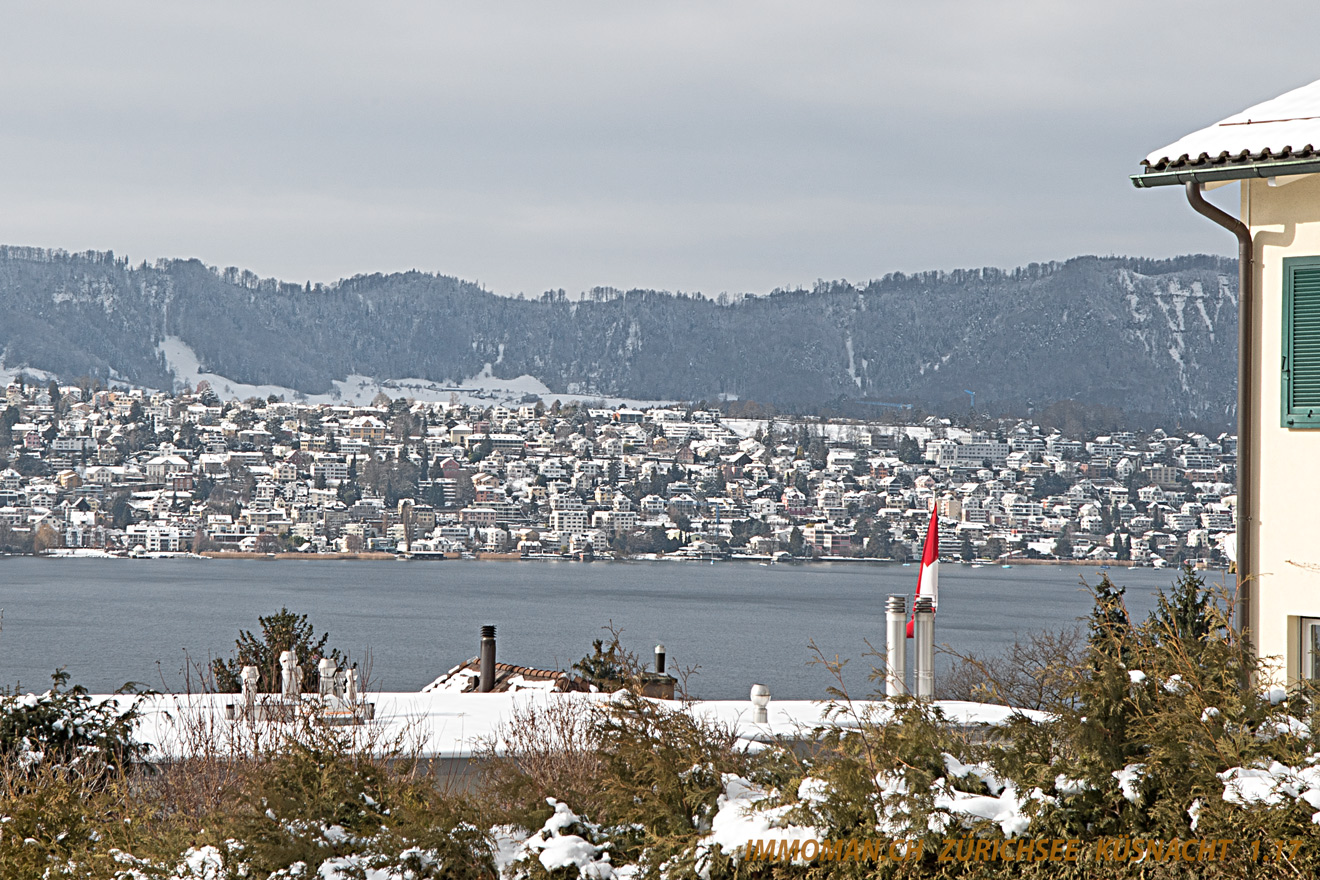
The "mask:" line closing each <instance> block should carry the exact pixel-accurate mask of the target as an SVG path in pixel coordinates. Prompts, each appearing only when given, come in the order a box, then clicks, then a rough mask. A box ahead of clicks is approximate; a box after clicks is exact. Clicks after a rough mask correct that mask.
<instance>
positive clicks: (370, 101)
mask: <svg viewBox="0 0 1320 880" xmlns="http://www.w3.org/2000/svg"><path fill="white" fill-rule="evenodd" d="M1084 5H1085V7H1086V11H1082V6H1083V4H1078V3H1058V2H1020V3H1007V2H990V0H959V2H952V0H950V2H938V0H935V2H931V0H925V2H922V3H910V2H904V3H897V2H877V0H865V2H835V3H830V2H820V0H816V2H810V3H806V2H803V3H778V2H767V0H758V2H747V3H738V2H728V3H711V2H696V3H682V2H664V3H657V2H647V3H628V2H608V3H606V2H592V3H581V2H560V0H554V2H551V0H536V2H528V3H515V2H501V3H466V4H457V3H454V4H440V3H421V2H418V3H401V4H391V3H385V2H371V3H354V4H341V3H327V2H321V0H318V2H315V3H301V4H300V3H275V4H272V3H266V2H261V3H251V4H243V3H207V4H197V3H178V2H167V3H166V2H162V3H128V2H116V3H113V4H110V3H88V4H82V5H79V4H76V3H75V4H67V3H61V4H46V3H43V4H23V5H17V4H15V5H9V6H7V8H6V12H5V20H6V21H5V27H4V29H3V31H2V32H0V77H2V81H3V83H4V88H3V89H2V90H0V206H3V207H2V209H0V242H5V243H10V244H29V245H40V246H45V247H62V248H66V249H69V250H83V249H88V248H95V249H98V250H105V249H112V250H114V251H116V252H118V253H124V254H127V255H128V256H129V257H130V258H132V259H133V260H134V261H138V260H141V259H155V258H157V257H185V256H196V257H199V258H201V259H202V260H204V261H206V262H207V263H211V264H214V265H219V266H229V265H236V266H240V267H244V268H249V269H252V270H253V271H256V272H258V273H259V274H261V275H274V276H278V277H281V278H285V279H289V280H294V281H303V280H307V279H311V280H314V281H315V280H321V281H326V280H332V279H334V278H337V277H340V276H343V275H351V274H356V273H360V272H372V271H391V270H402V269H410V268H417V269H423V270H426V271H438V272H443V273H445V274H452V275H458V276H460V277H464V278H468V279H474V280H479V281H480V282H481V283H482V284H484V285H485V286H486V287H488V288H489V289H492V290H494V291H496V292H499V293H508V294H516V293H518V292H523V293H526V294H528V295H535V294H539V293H540V292H541V291H544V290H546V289H551V288H564V289H566V290H568V291H570V292H571V293H576V292H578V291H581V290H584V289H588V288H591V287H593V286H598V285H600V286H613V287H620V288H629V287H650V288H662V289H670V290H687V291H695V290H700V291H704V292H706V293H709V294H716V293H719V292H721V291H728V292H731V293H733V292H748V293H764V292H767V291H769V290H771V289H773V288H775V287H779V286H791V285H798V284H811V283H812V282H814V281H815V280H816V279H820V278H825V279H834V278H847V279H849V280H865V279H868V278H872V277H875V276H878V275H882V274H884V273H886V272H890V271H894V270H900V271H914V270H922V269H934V268H938V269H952V268H956V267H970V266H983V265H995V266H1005V267H1007V266H1014V265H1020V264H1023V263H1026V262H1031V261H1043V260H1052V259H1065V258H1067V257H1070V256H1074V255H1076V254H1081V253H1099V254H1139V255H1153V256H1168V255H1173V254H1179V253H1187V252H1205V251H1213V252H1219V253H1225V254H1228V253H1230V252H1231V251H1232V246H1233V241H1232V239H1231V237H1230V236H1229V235H1228V234H1227V233H1225V232H1223V231H1222V230H1220V229H1219V228H1218V227H1215V226H1213V225H1212V224H1210V223H1209V222H1207V221H1205V220H1202V219H1200V218H1199V217H1196V216H1195V215H1193V214H1192V213H1191V211H1190V210H1189V209H1188V208H1187V207H1186V204H1185V202H1184V201H1183V198H1182V195H1181V194H1180V193H1179V192H1177V191H1176V190H1157V191H1137V190H1135V189H1134V188H1133V187H1132V186H1131V185H1130V183H1129V182H1128V180H1127V176H1128V175H1129V174H1131V173H1134V172H1136V171H1137V170H1138V164H1137V163H1138V161H1139V160H1140V158H1141V157H1142V156H1144V155H1145V154H1146V153H1147V152H1148V151H1150V150H1152V149H1155V148H1156V147H1160V146H1163V145H1164V144H1166V143H1169V142H1171V141H1173V140H1175V139H1176V138H1178V137H1179V136H1181V135H1183V134H1185V133H1186V132H1188V131H1190V130H1192V129H1194V128H1199V127H1201V126H1202V125H1205V124H1208V123H1211V122H1213V121H1215V120H1217V119H1219V118H1221V117H1223V116H1226V115H1228V114H1229V113H1232V112H1235V111H1237V110H1240V109H1242V108H1244V107H1246V106H1248V105H1249V104H1252V103H1255V102H1257V101H1260V100H1264V99H1266V98H1269V97H1273V96H1274V95H1276V94H1278V93H1280V92H1283V91H1285V90H1287V89H1290V88H1293V87H1295V86H1298V85H1301V84H1304V83H1306V82H1310V81H1311V80H1314V79H1317V78H1320V66H1317V65H1316V64H1315V63H1314V58H1315V57H1316V55H1315V50H1314V37H1315V34H1316V33H1318V32H1320V27H1318V26H1320V9H1316V11H1308V10H1307V8H1306V7H1301V8H1294V9H1291V10H1290V11H1289V13H1288V15H1287V16H1285V18H1286V19H1287V22H1286V23H1284V24H1276V23H1273V22H1267V23H1266V24H1265V26H1260V27H1251V26H1248V25H1249V23H1250V19H1251V18H1252V17H1253V16H1254V15H1256V14H1258V13H1259V10H1256V9H1254V8H1249V7H1244V6H1242V4H1240V3H1228V2H1219V0H1201V2H1194V3H1178V2H1175V3H1166V4H1150V3H1145V2H1143V3H1127V2H1114V0H1110V2H1104V3H1088V4H1084ZM1308 59H1310V60H1309V61H1308ZM1216 197H1217V198H1218V200H1219V201H1220V202H1221V203H1226V204H1227V203H1232V201H1233V200H1234V199H1235V198H1236V187H1231V188H1225V189H1224V190H1220V191H1218V193H1217V195H1216Z"/></svg>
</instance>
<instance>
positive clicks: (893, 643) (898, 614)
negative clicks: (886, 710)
mask: <svg viewBox="0 0 1320 880" xmlns="http://www.w3.org/2000/svg"><path fill="white" fill-rule="evenodd" d="M885 639H886V644H887V651H886V658H885V666H886V669H885V695H886V696H890V697H901V696H903V695H904V694H906V693H908V684H907V598H906V597H904V596H890V597H889V598H888V600H886V601H885Z"/></svg>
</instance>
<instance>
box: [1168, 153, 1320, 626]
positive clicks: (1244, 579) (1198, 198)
mask: <svg viewBox="0 0 1320 880" xmlns="http://www.w3.org/2000/svg"><path fill="white" fill-rule="evenodd" d="M1316 164H1317V165H1318V166H1320V163H1316ZM1184 188H1185V190H1186V192H1187V202H1188V203H1189V204H1190V205H1191V206H1192V210H1194V211H1196V213H1198V214H1200V215H1202V216H1203V217H1207V218H1209V219H1210V220H1212V221H1214V222H1215V223H1217V224H1219V225H1220V226H1222V227H1224V228H1225V229H1227V230H1228V231H1229V232H1231V233H1233V235H1235V236H1236V237H1237V240H1238V394H1237V432H1238V433H1237V619H1238V631H1239V632H1241V633H1243V634H1246V633H1247V631H1248V629H1249V628H1250V624H1251V590H1252V581H1253V580H1254V574H1255V568H1256V559H1255V554H1254V552H1253V551H1254V547H1253V542H1252V540H1251V531H1252V527H1253V526H1254V525H1255V521H1256V505H1255V499H1254V498H1253V497H1252V487H1253V486H1254V485H1255V482H1256V452H1255V447H1256V443H1255V426H1254V423H1253V421H1252V418H1251V405H1252V399H1251V391H1252V389H1253V388H1254V387H1255V385H1256V354H1255V348H1254V345H1255V326H1254V323H1255V322H1254V317H1253V316H1254V306H1255V301H1256V295H1255V290H1254V287H1255V284H1254V282H1255V277H1256V275H1255V270H1254V262H1255V252H1254V248H1253V247H1252V241H1251V230H1250V229H1248V228H1247V225H1246V224H1245V223H1243V222H1242V221H1241V220H1239V219H1238V218H1236V217H1234V216H1232V215H1231V214H1228V213H1226V212H1224V211H1221V210H1220V209H1219V208H1216V207H1215V206H1214V205H1212V204H1210V203H1209V202H1207V201H1206V200H1205V196H1204V194H1202V192H1201V183H1200V182H1198V181H1194V180H1189V181H1187V182H1186V183H1185V184H1184Z"/></svg>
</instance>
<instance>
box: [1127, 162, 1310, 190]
mask: <svg viewBox="0 0 1320 880" xmlns="http://www.w3.org/2000/svg"><path fill="white" fill-rule="evenodd" d="M1296 174H1320V158H1310V159H1285V160H1282V161H1276V162H1244V163H1241V164H1234V165H1190V166H1185V167H1182V168H1173V169H1170V170H1168V171H1147V172H1145V173H1143V174H1133V175H1132V177H1131V179H1132V185H1133V186H1135V187H1136V188H1137V189H1147V188H1149V187H1153V186H1175V185H1181V184H1184V183H1215V182H1222V181H1228V180H1249V179H1251V178H1253V177H1288V176H1291V175H1296Z"/></svg>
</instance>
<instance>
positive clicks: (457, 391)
mask: <svg viewBox="0 0 1320 880" xmlns="http://www.w3.org/2000/svg"><path fill="white" fill-rule="evenodd" d="M160 352H161V354H162V355H164V357H165V362H166V364H168V365H169V368H170V371H171V372H173V373H174V376H175V378H176V379H177V380H178V382H179V383H180V384H185V383H186V384H188V385H190V386H193V387H196V386H197V383H198V382H201V381H206V382H208V383H210V385H211V388H212V389H213V390H214V391H215V393H216V394H217V395H218V396H219V397H220V398H221V399H222V400H232V399H235V398H236V399H239V400H246V399H247V398H249V397H260V398H268V397H270V396H271V395H275V396H276V397H283V398H284V399H285V400H302V401H306V402H307V403H311V404H321V403H325V404H356V405H361V406H365V405H367V404H370V403H371V401H372V400H373V399H374V398H375V397H376V395H377V394H381V393H384V394H386V395H388V396H389V397H395V398H397V397H410V398H412V399H414V400H418V401H422V402H427V403H447V402H449V401H450V400H452V399H454V398H455V397H457V399H458V402H460V403H462V404H464V405H482V404H496V403H501V404H510V403H513V404H516V403H519V402H521V401H523V400H524V399H527V398H530V397H537V398H541V399H542V400H544V401H545V402H546V403H550V402H552V401H555V400H560V401H563V402H564V403H577V402H583V401H587V402H591V403H603V404H604V405H605V406H607V407H611V408H613V407H618V406H629V407H643V408H644V407H650V406H661V405H664V404H666V403H669V402H670V401H663V400H650V401H648V400H632V399H629V398H623V397H602V396H600V395H593V394H557V393H555V392H552V391H551V390H550V389H549V387H547V386H546V384H545V383H544V382H542V381H541V380H539V379H537V378H536V377H535V376H529V375H523V376H518V377H517V378H514V379H500V378H498V377H496V376H494V375H492V372H491V370H492V365H491V364H486V365H485V367H484V368H483V369H482V370H481V372H480V373H477V374H476V375H475V376H469V377H468V378H466V379H464V380H463V381H461V382H457V383H446V382H434V381H432V380H430V379H418V378H403V379H375V378H372V377H371V376H360V375H356V374H354V375H350V376H348V377H346V378H344V379H337V380H335V382H334V390H332V391H330V392H328V393H326V394H303V393H302V392H300V391H297V390H296V389H293V388H287V387H285V386H283V385H250V384H247V383H245V382H239V381H237V380H234V379H230V378H229V377H227V376H222V375H219V374H218V373H211V372H208V371H207V370H205V369H204V368H203V366H202V364H201V362H200V361H199V360H198V358H197V354H196V353H195V352H194V351H193V350H192V348H191V347H190V346H189V345H188V343H186V342H184V341H183V340H182V339H180V338H179V337H177V336H167V337H165V339H164V340H163V341H162V342H161V344H160ZM15 372H17V371H15ZM35 374H36V372H35V371H33V375H35ZM43 375H44V374H43Z"/></svg>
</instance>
